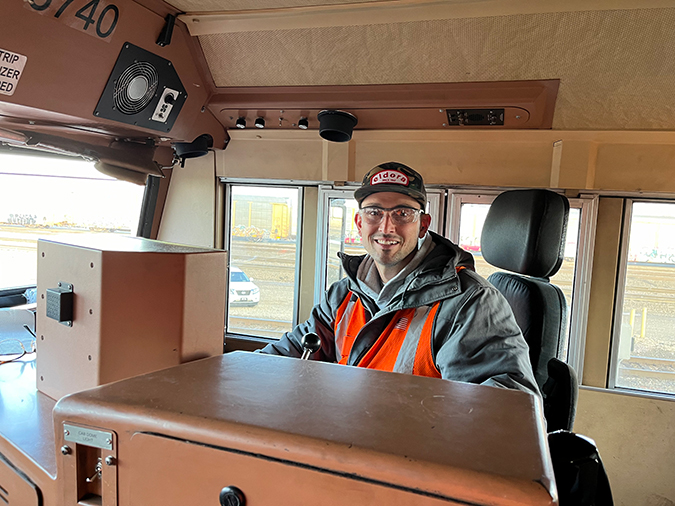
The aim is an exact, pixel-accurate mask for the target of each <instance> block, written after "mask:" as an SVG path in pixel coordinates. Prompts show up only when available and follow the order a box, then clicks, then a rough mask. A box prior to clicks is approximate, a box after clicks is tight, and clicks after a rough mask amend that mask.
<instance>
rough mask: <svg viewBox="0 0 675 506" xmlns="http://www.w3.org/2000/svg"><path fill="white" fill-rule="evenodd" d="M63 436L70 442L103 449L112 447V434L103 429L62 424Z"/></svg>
mask: <svg viewBox="0 0 675 506" xmlns="http://www.w3.org/2000/svg"><path fill="white" fill-rule="evenodd" d="M63 438H64V439H65V440H66V441H70V442H71V443H77V444H81V445H85V446H93V447H94V448H101V449H103V450H112V449H113V434H112V432H106V431H104V430H96V429H89V428H87V427H78V426H77V425H70V424H68V423H64V424H63Z"/></svg>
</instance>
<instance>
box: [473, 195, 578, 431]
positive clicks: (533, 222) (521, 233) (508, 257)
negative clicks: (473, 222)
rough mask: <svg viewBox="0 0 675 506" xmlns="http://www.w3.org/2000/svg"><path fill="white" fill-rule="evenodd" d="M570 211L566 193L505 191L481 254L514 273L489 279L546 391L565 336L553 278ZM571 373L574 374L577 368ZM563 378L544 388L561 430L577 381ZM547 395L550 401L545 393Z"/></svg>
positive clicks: (568, 417) (566, 422)
mask: <svg viewBox="0 0 675 506" xmlns="http://www.w3.org/2000/svg"><path fill="white" fill-rule="evenodd" d="M568 215H569V201H568V200H567V198H566V197H565V196H563V195H560V194H557V193H555V192H552V191H549V190H537V189H535V190H513V191H507V192H504V193H502V194H500V195H499V196H497V198H496V199H495V200H494V202H493V203H492V206H491V207H490V211H489V212H488V215H487V218H486V220H485V225H484V226H483V233H482V237H481V250H482V253H483V258H484V259H485V260H486V261H487V262H488V263H490V264H492V265H494V266H496V267H499V268H502V269H506V270H508V271H511V272H508V273H507V272H496V273H494V274H492V275H491V276H490V277H489V278H488V280H489V281H490V282H491V283H492V284H493V285H494V286H495V287H496V288H497V289H498V290H499V291H500V292H501V293H502V294H503V295H504V297H505V298H506V300H508V302H509V304H510V305H511V308H512V310H513V313H514V316H515V318H516V322H517V323H518V326H519V327H520V328H521V330H522V332H523V336H524V337H525V340H526V341H527V344H528V345H529V347H530V361H531V362H532V368H533V370H534V376H535V379H536V380H537V384H538V385H539V388H540V389H541V390H542V392H544V390H545V388H544V386H545V384H546V382H547V381H549V362H551V360H552V359H556V358H558V357H559V355H560V353H561V350H562V347H563V344H564V339H565V337H566V335H567V304H566V302H565V296H564V295H563V293H562V290H560V288H558V287H557V286H555V285H552V284H551V283H550V282H549V278H550V277H551V276H553V275H554V274H555V273H556V272H557V271H558V269H560V266H561V265H562V261H563V253H564V247H565V237H566V233H567V218H568ZM561 363H562V362H561ZM562 364H563V366H564V367H565V368H567V367H569V366H567V364H564V363H562ZM553 367H554V372H555V373H559V372H560V369H559V368H557V367H556V365H555V364H554V365H553ZM570 369H571V368H570ZM571 373H572V375H574V371H573V370H572V371H571ZM565 378H566V377H565V375H564V374H557V375H556V374H554V378H552V379H551V380H550V381H549V385H548V387H547V389H546V390H548V391H549V392H553V391H554V390H555V395H553V397H554V398H555V399H556V401H555V403H554V404H551V406H552V408H551V409H549V413H550V414H551V416H554V415H553V413H556V415H555V417H556V421H555V422H553V425H555V426H556V427H557V426H558V425H560V424H564V425H565V427H557V428H565V429H568V430H570V429H571V428H572V426H571V422H572V421H573V419H574V412H575V409H576V388H577V385H576V376H575V375H574V380H572V376H568V377H567V379H565ZM552 382H555V389H554V388H553V383H552ZM544 396H545V403H546V392H544ZM563 399H566V400H563ZM551 402H552V401H551ZM570 403H572V404H570ZM547 415H548V414H547ZM547 420H548V416H547ZM551 423H552V421H551V420H549V424H551Z"/></svg>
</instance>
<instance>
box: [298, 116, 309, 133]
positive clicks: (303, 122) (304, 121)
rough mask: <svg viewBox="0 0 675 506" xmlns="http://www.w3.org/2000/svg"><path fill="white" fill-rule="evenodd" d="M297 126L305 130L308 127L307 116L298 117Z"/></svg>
mask: <svg viewBox="0 0 675 506" xmlns="http://www.w3.org/2000/svg"><path fill="white" fill-rule="evenodd" d="M298 128H299V129H301V130H307V129H308V128H309V120H308V119H307V118H300V119H299V120H298Z"/></svg>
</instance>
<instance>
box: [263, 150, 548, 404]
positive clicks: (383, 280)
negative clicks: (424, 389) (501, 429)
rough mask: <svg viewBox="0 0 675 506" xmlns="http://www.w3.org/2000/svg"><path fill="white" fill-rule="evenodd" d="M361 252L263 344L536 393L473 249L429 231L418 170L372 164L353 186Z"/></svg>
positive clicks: (524, 351)
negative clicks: (312, 342)
mask: <svg viewBox="0 0 675 506" xmlns="http://www.w3.org/2000/svg"><path fill="white" fill-rule="evenodd" d="M354 198H355V199H356V200H357V202H358V203H359V212H358V213H357V214H356V216H355V223H356V227H357V229H358V231H359V234H360V236H361V240H362V244H363V246H364V247H365V249H366V251H367V253H368V254H367V255H362V256H350V255H346V254H342V255H341V260H342V263H343V266H344V270H345V272H346V273H347V277H346V278H344V279H342V280H340V281H338V282H336V283H334V284H333V285H332V286H331V287H330V288H329V289H328V291H327V292H326V294H325V295H324V297H323V300H322V301H321V303H320V304H318V305H317V306H315V307H314V308H313V310H312V314H311V316H310V318H309V319H308V320H307V321H306V322H305V323H302V324H300V325H298V326H297V327H296V328H295V329H294V330H293V331H291V332H289V333H286V334H285V335H284V336H283V337H282V338H281V340H279V341H278V342H276V343H272V344H269V345H267V346H266V347H265V348H264V349H263V350H262V352H263V353H270V354H275V355H286V356H294V357H299V356H300V355H301V354H302V345H301V344H300V342H301V339H302V337H303V336H304V335H305V334H306V333H308V332H315V333H316V334H318V335H319V337H320V338H321V349H320V350H319V351H318V352H317V353H315V354H314V355H313V357H312V358H314V359H316V360H323V361H327V362H339V363H340V364H349V365H354V366H358V367H367V368H371V369H380V370H385V371H394V372H402V373H409V374H416V375H421V376H431V377H437V378H444V379H450V380H455V381H465V382H470V383H481V384H485V385H492V386H499V387H505V388H517V389H521V390H525V391H530V392H534V393H538V391H539V390H538V388H537V385H536V382H535V380H534V375H533V373H532V368H531V366H530V360H529V356H528V346H527V344H526V342H525V340H524V339H523V336H522V334H521V331H520V329H519V328H518V325H517V324H516V321H515V319H514V317H513V313H512V312H511V308H510V307H509V305H508V302H507V301H506V299H504V298H503V297H502V295H501V294H500V293H499V292H498V291H497V290H496V289H495V288H494V287H493V286H492V285H490V284H489V283H488V282H487V281H486V280H484V279H483V278H481V277H480V276H478V275H477V274H476V273H475V272H474V263H473V257H472V256H471V254H470V253H468V252H466V251H464V250H462V249H461V248H459V247H458V246H456V245H455V244H453V243H451V242H450V241H448V240H447V239H445V238H443V237H441V236H439V235H437V234H434V233H433V232H429V230H428V229H429V225H430V223H431V216H429V215H428V214H426V213H425V212H424V210H425V208H426V190H425V188H424V182H423V180H422V176H420V175H419V174H418V173H417V172H415V171H414V170H413V169H411V168H410V167H408V166H406V165H403V164H401V163H396V162H389V163H384V164H381V165H378V166H377V167H375V168H374V169H372V170H371V171H370V172H368V173H367V174H366V175H365V177H364V178H363V184H362V186H361V187H360V188H359V189H357V190H356V192H355V193H354Z"/></svg>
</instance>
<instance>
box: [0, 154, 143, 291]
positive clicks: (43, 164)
mask: <svg viewBox="0 0 675 506" xmlns="http://www.w3.org/2000/svg"><path fill="white" fill-rule="evenodd" d="M143 192H144V187H143V186H139V185H135V184H132V183H128V182H124V181H118V180H116V179H114V178H111V177H108V176H105V175H103V174H101V173H100V172H98V171H97V170H96V169H95V168H94V165H93V162H87V161H84V160H80V159H78V158H65V157H61V158H57V157H49V156H45V155H30V154H5V153H0V290H2V289H7V288H11V287H17V286H28V285H35V284H36V281H37V241H38V239H41V238H43V239H57V238H58V237H59V236H62V235H63V234H92V233H96V234H106V233H107V234H126V235H132V236H135V235H136V233H137V230H138V219H139V216H140V210H141V205H142V201H143Z"/></svg>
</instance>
